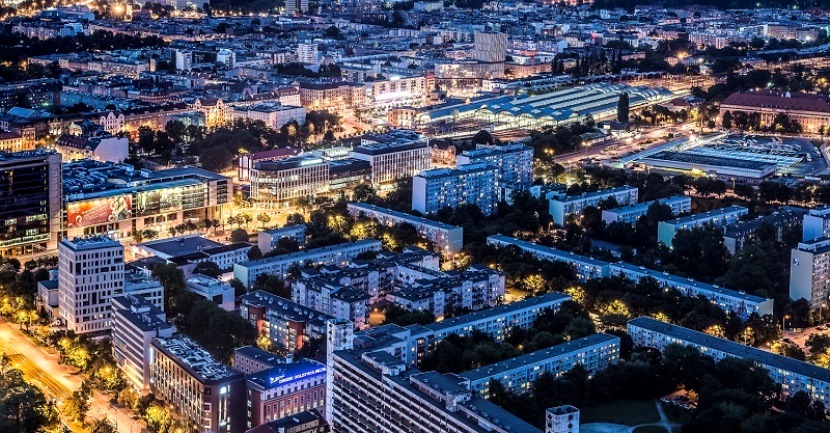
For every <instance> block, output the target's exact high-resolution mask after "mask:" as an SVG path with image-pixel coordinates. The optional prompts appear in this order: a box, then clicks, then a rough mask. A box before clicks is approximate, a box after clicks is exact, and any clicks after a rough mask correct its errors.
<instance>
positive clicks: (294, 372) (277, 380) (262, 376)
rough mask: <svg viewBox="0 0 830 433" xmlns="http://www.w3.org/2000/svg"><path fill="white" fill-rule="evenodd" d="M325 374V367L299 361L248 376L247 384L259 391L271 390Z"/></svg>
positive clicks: (311, 361)
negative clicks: (254, 386)
mask: <svg viewBox="0 0 830 433" xmlns="http://www.w3.org/2000/svg"><path fill="white" fill-rule="evenodd" d="M325 374H326V365H325V364H322V363H319V362H317V361H314V360H309V359H301V360H299V361H295V362H290V363H285V364H279V365H275V366H274V367H271V368H269V369H267V370H262V371H260V372H257V373H254V374H249V375H248V376H247V380H248V382H250V383H252V384H254V385H256V386H258V387H259V388H261V389H263V390H264V389H272V388H276V387H280V386H287V385H290V384H292V383H294V382H296V381H298V380H303V379H307V378H309V377H313V376H319V375H323V376H325Z"/></svg>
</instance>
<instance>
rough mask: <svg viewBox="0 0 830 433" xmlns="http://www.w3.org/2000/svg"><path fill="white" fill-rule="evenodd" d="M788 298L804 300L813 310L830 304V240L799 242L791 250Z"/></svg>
mask: <svg viewBox="0 0 830 433" xmlns="http://www.w3.org/2000/svg"><path fill="white" fill-rule="evenodd" d="M790 298H791V299H793V300H798V299H801V298H804V299H806V300H807V302H809V303H810V307H811V308H813V309H818V308H821V307H822V306H825V305H827V304H828V303H830V238H826V237H821V238H815V239H811V240H808V241H804V242H800V243H799V244H798V246H797V247H795V248H793V249H792V252H791V259H790Z"/></svg>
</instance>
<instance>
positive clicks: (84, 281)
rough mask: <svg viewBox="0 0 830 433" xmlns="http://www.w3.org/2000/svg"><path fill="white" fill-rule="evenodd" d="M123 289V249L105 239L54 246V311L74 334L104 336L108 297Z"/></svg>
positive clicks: (108, 323) (107, 327)
mask: <svg viewBox="0 0 830 433" xmlns="http://www.w3.org/2000/svg"><path fill="white" fill-rule="evenodd" d="M123 290H124V246H122V245H121V244H120V243H119V242H117V241H114V240H112V239H111V238H109V237H106V236H95V237H89V238H75V239H73V240H69V239H64V240H62V241H61V242H60V244H59V245H58V308H59V311H60V315H61V318H63V320H64V322H65V323H66V328H67V329H69V330H72V331H74V332H75V333H76V334H89V333H106V332H109V331H110V327H111V325H112V321H111V316H112V310H111V306H110V298H111V297H112V296H113V295H114V294H120V293H122V292H123Z"/></svg>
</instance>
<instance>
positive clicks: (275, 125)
mask: <svg viewBox="0 0 830 433" xmlns="http://www.w3.org/2000/svg"><path fill="white" fill-rule="evenodd" d="M228 115H229V116H230V119H231V121H235V120H238V119H242V120H247V121H261V122H263V123H265V126H267V127H269V128H272V129H280V128H282V127H283V126H285V125H287V124H289V123H291V122H296V123H297V124H298V125H303V124H305V117H306V110H305V108H303V107H291V106H287V105H282V104H280V103H271V102H262V103H258V104H234V105H231V106H230V107H229V110H228Z"/></svg>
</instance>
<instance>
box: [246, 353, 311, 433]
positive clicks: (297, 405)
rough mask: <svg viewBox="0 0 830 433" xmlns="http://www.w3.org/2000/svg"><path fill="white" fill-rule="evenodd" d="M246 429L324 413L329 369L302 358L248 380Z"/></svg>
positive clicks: (249, 377)
mask: <svg viewBox="0 0 830 433" xmlns="http://www.w3.org/2000/svg"><path fill="white" fill-rule="evenodd" d="M246 387H247V406H248V415H247V428H253V427H256V426H259V425H262V424H265V423H267V422H270V421H276V420H279V419H282V418H285V417H288V416H292V415H295V414H297V413H300V412H305V411H307V410H311V409H318V410H320V411H324V410H325V405H326V366H325V364H322V363H320V362H317V361H314V360H309V359H302V360H299V361H296V362H290V363H286V364H282V365H279V366H276V367H272V368H269V369H267V370H263V371H260V372H258V373H255V374H252V375H249V376H248V377H247V378H246Z"/></svg>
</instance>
